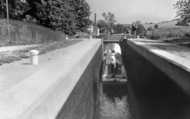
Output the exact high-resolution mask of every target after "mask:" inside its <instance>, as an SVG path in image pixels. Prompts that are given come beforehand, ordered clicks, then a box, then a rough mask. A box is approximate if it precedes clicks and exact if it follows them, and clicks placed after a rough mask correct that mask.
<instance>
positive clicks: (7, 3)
mask: <svg viewBox="0 0 190 119" xmlns="http://www.w3.org/2000/svg"><path fill="white" fill-rule="evenodd" d="M6 11H7V32H8V41H9V42H10V41H11V39H10V28H9V25H10V22H9V2H8V0H6Z"/></svg>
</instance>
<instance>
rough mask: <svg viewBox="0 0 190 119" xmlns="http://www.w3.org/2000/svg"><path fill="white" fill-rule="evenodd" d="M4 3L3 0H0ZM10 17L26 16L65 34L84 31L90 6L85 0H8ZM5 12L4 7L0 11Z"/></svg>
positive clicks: (87, 22) (23, 17) (19, 17)
mask: <svg viewBox="0 0 190 119" xmlns="http://www.w3.org/2000/svg"><path fill="white" fill-rule="evenodd" d="M1 1H2V3H1V4H2V5H3V6H4V5H5V0H1ZM9 1H14V2H9V3H10V4H9V8H10V10H11V12H10V18H13V19H18V20H23V19H26V16H30V17H29V18H32V19H35V21H36V22H37V23H38V24H41V25H43V26H46V27H49V28H51V29H54V30H59V31H63V32H65V33H66V34H74V33H75V32H76V31H84V30H85V29H86V28H87V26H88V25H89V15H90V7H89V5H88V4H87V2H86V1H85V0H9ZM0 12H1V13H2V15H3V13H4V12H5V13H6V9H5V7H3V9H2V11H0Z"/></svg>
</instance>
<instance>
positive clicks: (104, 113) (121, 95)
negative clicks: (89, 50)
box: [98, 64, 132, 119]
mask: <svg viewBox="0 0 190 119" xmlns="http://www.w3.org/2000/svg"><path fill="white" fill-rule="evenodd" d="M103 70H104V71H103V74H102V75H104V73H105V64H104V65H103ZM102 78H105V77H103V76H102ZM116 78H117V80H116ZM116 78H115V79H114V78H113V77H107V80H106V81H103V80H104V79H102V81H101V82H100V87H99V88H100V89H99V97H98V98H99V118H98V119H132V116H131V114H130V110H129V104H128V101H127V98H128V97H127V80H126V78H125V80H124V81H118V77H116Z"/></svg>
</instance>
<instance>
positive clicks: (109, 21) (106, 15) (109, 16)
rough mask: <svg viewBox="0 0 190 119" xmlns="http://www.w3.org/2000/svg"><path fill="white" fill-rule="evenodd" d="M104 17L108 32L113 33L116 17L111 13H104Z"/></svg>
mask: <svg viewBox="0 0 190 119" xmlns="http://www.w3.org/2000/svg"><path fill="white" fill-rule="evenodd" d="M102 16H103V17H104V20H105V22H106V23H107V25H108V32H112V30H113V26H114V24H115V22H116V20H115V15H114V14H113V13H111V12H108V13H105V12H104V13H103V14H102Z"/></svg>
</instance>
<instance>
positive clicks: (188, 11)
mask: <svg viewBox="0 0 190 119" xmlns="http://www.w3.org/2000/svg"><path fill="white" fill-rule="evenodd" d="M175 8H176V9H178V11H177V16H179V17H181V22H183V24H186V23H187V22H189V21H190V0H178V1H177V2H176V4H175Z"/></svg>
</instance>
